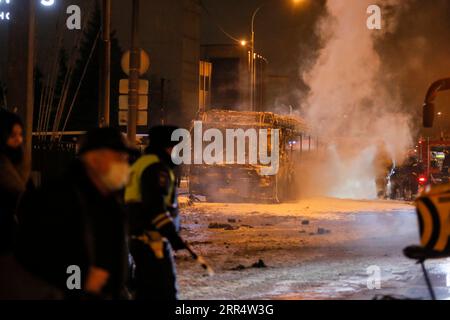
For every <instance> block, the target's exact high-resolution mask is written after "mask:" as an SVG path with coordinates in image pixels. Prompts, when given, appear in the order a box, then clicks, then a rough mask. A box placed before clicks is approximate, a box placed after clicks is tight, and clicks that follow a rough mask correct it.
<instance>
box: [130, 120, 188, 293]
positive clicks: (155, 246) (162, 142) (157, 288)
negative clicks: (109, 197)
mask: <svg viewBox="0 0 450 320" xmlns="http://www.w3.org/2000/svg"><path fill="white" fill-rule="evenodd" d="M176 129H177V128H176V127H172V126H158V127H154V128H151V129H150V132H149V140H150V144H149V147H148V148H147V150H146V152H145V155H144V156H142V157H141V158H140V159H139V160H138V161H137V162H136V163H135V164H134V165H133V167H132V169H131V171H132V174H131V180H130V183H129V184H128V185H127V188H126V190H125V203H126V205H127V209H128V211H129V216H130V236H131V240H130V252H131V254H132V256H133V259H134V262H135V267H136V269H135V280H134V287H135V298H136V299H137V300H164V301H173V300H176V299H177V284H176V273H175V268H174V262H173V254H172V249H174V250H182V249H186V244H185V242H184V241H183V240H182V239H181V237H180V236H179V235H178V232H179V229H180V225H179V215H178V204H177V189H176V179H175V172H174V169H175V165H174V163H173V162H172V158H171V153H172V150H173V148H174V147H175V145H176V144H177V142H173V141H172V139H171V137H172V133H173V132H174V131H175V130H176Z"/></svg>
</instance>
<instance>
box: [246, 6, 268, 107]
mask: <svg viewBox="0 0 450 320" xmlns="http://www.w3.org/2000/svg"><path fill="white" fill-rule="evenodd" d="M265 5H266V3H263V4H262V5H260V6H259V7H258V8H256V10H255V11H254V12H253V15H252V28H251V31H252V39H251V55H250V77H251V81H250V107H251V110H252V111H254V110H255V91H256V90H255V89H256V65H255V63H256V59H255V58H256V57H255V18H256V15H257V14H258V12H259V11H260V10H261V9H262V7H264V6H265Z"/></svg>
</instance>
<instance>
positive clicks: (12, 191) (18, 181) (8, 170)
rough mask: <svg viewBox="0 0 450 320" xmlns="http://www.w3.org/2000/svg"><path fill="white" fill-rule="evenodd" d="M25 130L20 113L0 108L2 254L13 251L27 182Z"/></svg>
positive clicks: (0, 223)
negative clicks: (24, 148)
mask: <svg viewBox="0 0 450 320" xmlns="http://www.w3.org/2000/svg"><path fill="white" fill-rule="evenodd" d="M22 132H23V125H22V121H21V120H20V118H19V116H17V115H16V114H14V113H10V112H8V111H5V110H3V109H0V255H9V254H11V253H12V249H13V243H14V237H15V231H16V228H17V216H16V213H17V212H16V209H17V206H18V203H19V199H20V198H21V196H22V195H23V193H24V192H25V191H26V189H27V184H28V174H27V172H26V170H25V164H24V159H23V149H22V144H23V135H22Z"/></svg>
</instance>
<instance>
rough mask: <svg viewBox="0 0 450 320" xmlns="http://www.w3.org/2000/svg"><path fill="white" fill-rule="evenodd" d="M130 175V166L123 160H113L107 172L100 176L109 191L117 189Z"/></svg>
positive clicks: (126, 181)
mask: <svg viewBox="0 0 450 320" xmlns="http://www.w3.org/2000/svg"><path fill="white" fill-rule="evenodd" d="M129 177H130V166H129V165H128V163H125V162H113V163H112V164H111V167H110V168H109V171H108V173H107V174H105V175H103V176H101V177H100V179H101V180H102V182H103V184H104V185H105V187H106V188H107V189H108V190H109V191H119V190H121V189H123V188H124V187H125V186H126V185H127V184H128V180H129Z"/></svg>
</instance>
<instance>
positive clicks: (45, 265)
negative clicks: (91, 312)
mask: <svg viewBox="0 0 450 320" xmlns="http://www.w3.org/2000/svg"><path fill="white" fill-rule="evenodd" d="M21 211H22V212H21V220H20V228H19V236H18V246H17V252H16V256H17V258H18V259H19V261H20V262H22V264H23V265H24V266H25V267H26V268H27V269H28V270H29V271H31V272H32V273H34V274H35V275H37V276H40V277H42V278H43V279H44V280H46V281H48V282H49V283H50V284H52V285H55V286H56V287H57V288H59V289H61V290H63V291H65V292H66V294H67V296H68V297H69V298H70V297H79V296H82V295H84V294H85V293H84V292H83V291H81V292H78V291H69V290H67V285H66V281H67V278H68V276H69V275H68V274H67V268H68V267H69V266H71V265H76V266H79V267H80V268H81V271H82V283H84V281H85V277H86V275H87V271H88V269H89V267H92V266H95V267H99V268H102V269H105V270H107V271H108V272H109V273H110V277H109V280H108V283H107V285H106V287H105V288H104V291H103V296H102V297H103V298H112V299H118V298H120V295H121V293H122V290H123V288H124V287H125V281H126V272H127V253H128V250H127V246H126V217H125V214H124V211H123V209H122V206H121V204H120V202H119V197H118V196H108V197H105V196H103V195H102V194H101V193H100V192H99V191H98V190H97V189H96V188H95V187H94V185H93V184H92V183H91V181H90V179H89V178H88V176H87V173H86V171H85V169H84V166H83V165H82V164H81V162H78V161H77V162H76V163H75V164H74V165H73V167H72V168H71V170H70V171H69V172H68V174H66V175H65V176H64V177H63V178H62V179H61V180H59V181H57V182H56V183H52V184H51V185H49V186H47V187H45V188H42V189H41V190H38V191H36V192H34V193H33V194H31V195H28V196H27V197H26V198H25V199H24V205H23V206H22V209H21Z"/></svg>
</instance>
